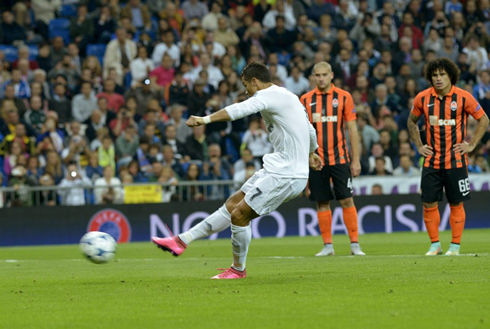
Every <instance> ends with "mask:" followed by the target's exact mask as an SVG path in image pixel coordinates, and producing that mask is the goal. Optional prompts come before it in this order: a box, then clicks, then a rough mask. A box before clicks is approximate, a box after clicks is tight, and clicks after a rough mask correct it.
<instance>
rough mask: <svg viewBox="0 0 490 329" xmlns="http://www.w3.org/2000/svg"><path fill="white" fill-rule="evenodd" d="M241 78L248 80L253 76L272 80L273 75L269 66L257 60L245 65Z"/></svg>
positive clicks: (265, 80)
mask: <svg viewBox="0 0 490 329" xmlns="http://www.w3.org/2000/svg"><path fill="white" fill-rule="evenodd" d="M240 78H241V79H243V80H245V81H247V82H250V81H252V78H255V79H257V80H259V81H261V82H272V76H271V73H270V72H269V69H268V68H267V66H265V65H264V64H262V63H257V62H252V63H250V64H248V65H247V66H245V68H244V69H243V71H242V74H241V75H240Z"/></svg>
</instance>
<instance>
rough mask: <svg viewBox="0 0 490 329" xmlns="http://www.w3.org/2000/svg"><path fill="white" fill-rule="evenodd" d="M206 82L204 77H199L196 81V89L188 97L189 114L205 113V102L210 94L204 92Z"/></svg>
mask: <svg viewBox="0 0 490 329" xmlns="http://www.w3.org/2000/svg"><path fill="white" fill-rule="evenodd" d="M205 84H206V82H205V81H204V80H203V79H197V80H196V82H195V83H194V90H193V91H192V92H191V93H190V94H189V97H188V98H187V110H188V114H189V115H204V110H205V104H206V102H207V101H208V99H209V95H208V94H206V93H205V92H204V86H205Z"/></svg>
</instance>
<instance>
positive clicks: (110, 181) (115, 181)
mask: <svg viewBox="0 0 490 329" xmlns="http://www.w3.org/2000/svg"><path fill="white" fill-rule="evenodd" d="M120 185H121V181H120V180H119V178H117V177H114V169H113V168H112V167H111V166H106V167H104V174H103V177H100V178H98V179H97V180H96V181H95V183H94V194H95V204H118V203H122V202H123V190H122V188H121V186H120ZM109 186H110V187H109Z"/></svg>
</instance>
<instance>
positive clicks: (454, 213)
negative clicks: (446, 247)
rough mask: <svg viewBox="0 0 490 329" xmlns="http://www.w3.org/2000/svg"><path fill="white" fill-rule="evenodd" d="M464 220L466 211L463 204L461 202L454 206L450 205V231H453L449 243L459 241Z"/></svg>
mask: <svg viewBox="0 0 490 329" xmlns="http://www.w3.org/2000/svg"><path fill="white" fill-rule="evenodd" d="M465 221H466V213H465V211H464V207H463V204H462V203H461V204H460V205H459V206H455V207H453V206H451V214H450V215H449V223H450V224H451V231H452V232H453V239H452V240H451V243H457V244H459V243H460V242H461V236H462V235H463V230H464V223H465Z"/></svg>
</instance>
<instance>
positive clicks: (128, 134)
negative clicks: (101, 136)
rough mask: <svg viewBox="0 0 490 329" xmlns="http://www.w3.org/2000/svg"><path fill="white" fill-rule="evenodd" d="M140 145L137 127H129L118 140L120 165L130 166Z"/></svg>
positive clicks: (130, 125) (117, 147) (117, 151)
mask: <svg viewBox="0 0 490 329" xmlns="http://www.w3.org/2000/svg"><path fill="white" fill-rule="evenodd" d="M138 145H139V137H138V134H137V131H136V127H135V126H134V125H132V124H129V125H127V127H126V128H125V129H124V133H123V134H122V135H121V136H119V137H118V138H117V140H116V155H117V157H118V158H119V160H118V165H121V164H128V163H129V162H131V160H132V159H133V157H134V156H135V155H136V150H137V149H138Z"/></svg>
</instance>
